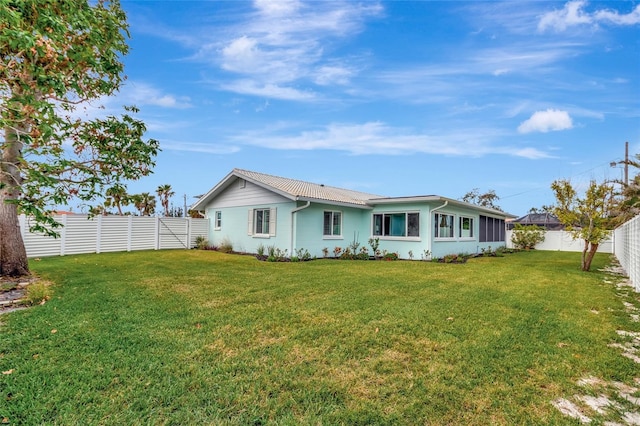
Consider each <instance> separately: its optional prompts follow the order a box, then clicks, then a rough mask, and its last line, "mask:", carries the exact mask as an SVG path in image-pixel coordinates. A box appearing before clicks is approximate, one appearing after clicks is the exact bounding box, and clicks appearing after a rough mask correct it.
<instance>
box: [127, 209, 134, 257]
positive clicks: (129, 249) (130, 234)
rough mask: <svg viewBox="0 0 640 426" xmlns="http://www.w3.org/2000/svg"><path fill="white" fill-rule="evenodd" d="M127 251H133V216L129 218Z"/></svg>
mask: <svg viewBox="0 0 640 426" xmlns="http://www.w3.org/2000/svg"><path fill="white" fill-rule="evenodd" d="M127 218H128V220H127V251H131V239H132V238H133V235H132V234H133V232H132V231H133V216H131V215H129V216H127Z"/></svg>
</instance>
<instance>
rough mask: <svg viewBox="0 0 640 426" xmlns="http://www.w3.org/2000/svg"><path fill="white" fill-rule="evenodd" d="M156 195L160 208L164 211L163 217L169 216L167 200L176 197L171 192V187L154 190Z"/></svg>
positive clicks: (166, 186) (159, 187) (163, 186)
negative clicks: (158, 198)
mask: <svg viewBox="0 0 640 426" xmlns="http://www.w3.org/2000/svg"><path fill="white" fill-rule="evenodd" d="M156 194H158V197H160V203H161V204H162V208H163V209H164V215H165V216H169V199H170V198H171V197H173V196H174V195H176V193H175V192H173V191H172V189H171V185H169V184H166V185H160V186H158V189H156Z"/></svg>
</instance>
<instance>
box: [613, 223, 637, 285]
mask: <svg viewBox="0 0 640 426" xmlns="http://www.w3.org/2000/svg"><path fill="white" fill-rule="evenodd" d="M614 232H615V251H614V253H615V255H616V258H617V259H618V261H619V262H620V265H621V266H622V267H623V268H624V270H625V272H626V273H627V275H628V276H629V279H630V280H631V284H632V285H633V286H634V288H635V290H636V291H640V216H636V217H635V218H633V219H631V220H630V221H628V222H626V223H625V224H624V225H622V226H620V227H618V228H616V230H615V231H614Z"/></svg>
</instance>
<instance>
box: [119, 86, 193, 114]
mask: <svg viewBox="0 0 640 426" xmlns="http://www.w3.org/2000/svg"><path fill="white" fill-rule="evenodd" d="M117 100H118V102H120V103H122V104H125V105H127V104H134V105H136V106H138V107H141V106H144V105H152V106H158V107H162V108H178V109H183V108H190V107H191V106H192V105H191V103H190V99H189V98H188V97H186V96H183V97H180V98H178V97H176V96H174V95H170V94H167V93H164V92H163V91H162V90H160V89H158V88H156V87H154V86H152V85H151V84H148V83H145V82H141V81H128V82H126V83H125V84H123V85H122V87H121V88H120V92H119V93H118V94H117Z"/></svg>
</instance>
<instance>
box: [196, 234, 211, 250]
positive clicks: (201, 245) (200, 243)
mask: <svg viewBox="0 0 640 426" xmlns="http://www.w3.org/2000/svg"><path fill="white" fill-rule="evenodd" d="M207 247H209V240H207V239H206V238H205V237H204V236H203V235H198V236H197V237H196V248H197V249H198V250H205V249H206V248H207Z"/></svg>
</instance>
